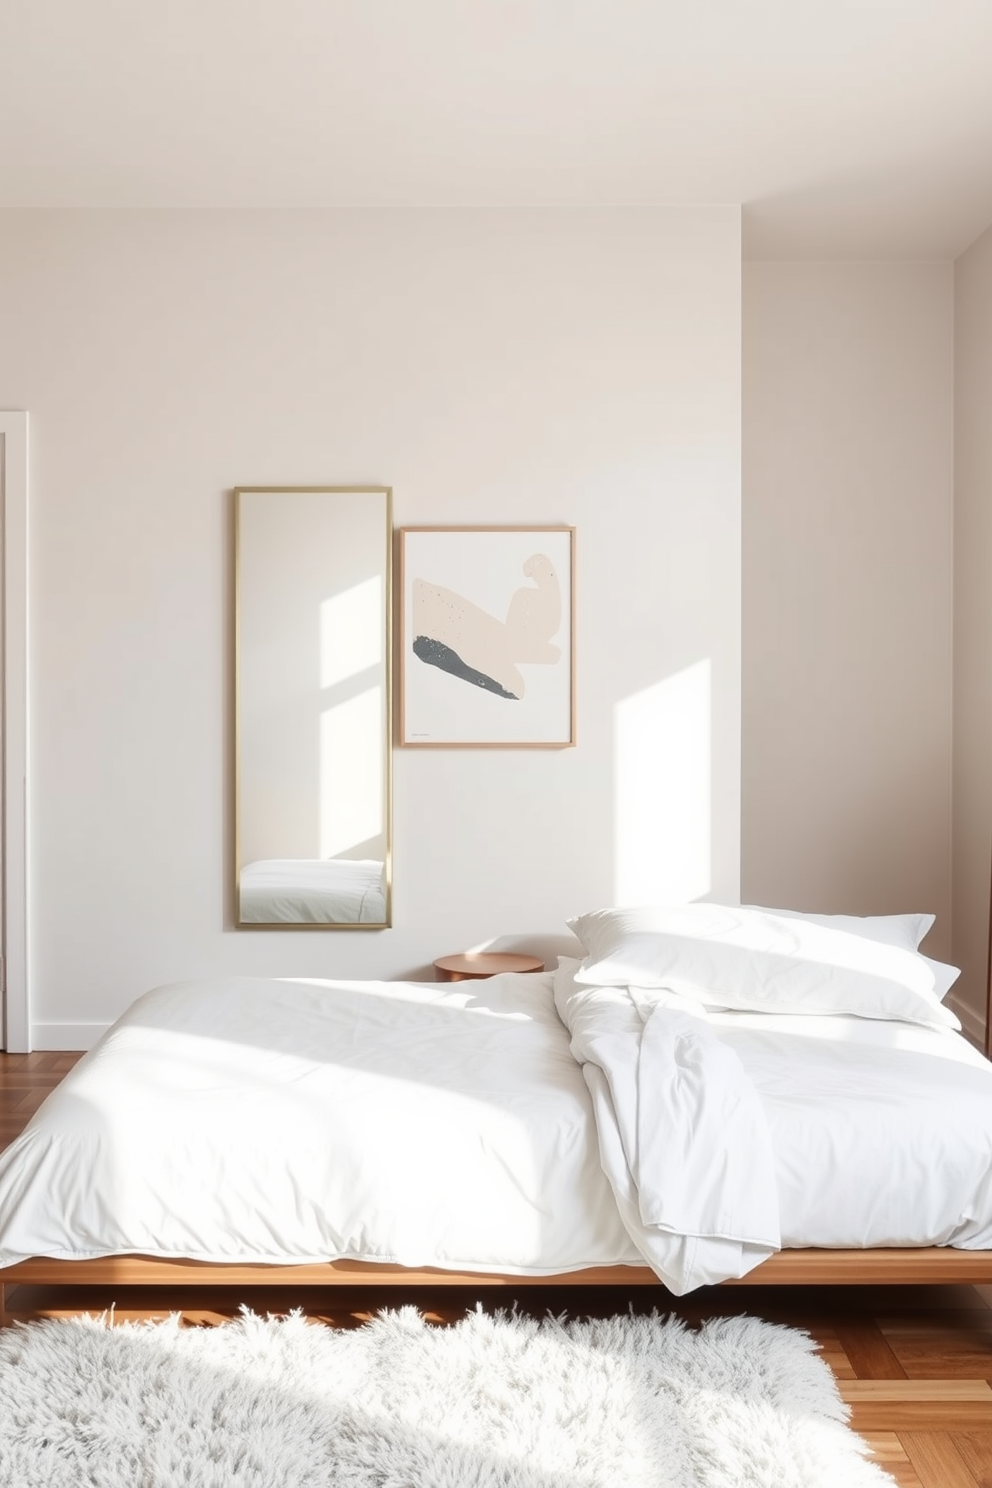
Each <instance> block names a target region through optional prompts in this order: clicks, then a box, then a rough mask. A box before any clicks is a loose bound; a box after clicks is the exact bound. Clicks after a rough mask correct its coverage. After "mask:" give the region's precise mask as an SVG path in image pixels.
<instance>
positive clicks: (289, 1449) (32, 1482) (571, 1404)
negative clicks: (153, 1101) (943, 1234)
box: [0, 1308, 893, 1488]
mask: <svg viewBox="0 0 992 1488" xmlns="http://www.w3.org/2000/svg"><path fill="white" fill-rule="evenodd" d="M846 1420H847V1409H846V1407H845V1406H844V1404H843V1402H842V1401H841V1399H840V1397H839V1395H838V1392H837V1387H836V1384H835V1382H834V1379H833V1376H832V1374H831V1373H830V1370H829V1368H828V1366H827V1365H826V1364H825V1363H824V1361H823V1360H822V1359H821V1358H820V1357H819V1355H818V1354H817V1352H816V1346H815V1344H814V1343H813V1342H812V1340H811V1339H810V1338H809V1337H808V1336H807V1335H806V1334H805V1333H802V1332H799V1331H797V1330H795V1329H791V1328H784V1327H780V1326H777V1325H774V1324H771V1323H765V1322H761V1321H759V1320H757V1319H755V1318H747V1317H745V1318H722V1319H716V1320H713V1321H710V1322H708V1323H706V1324H704V1326H703V1327H702V1328H701V1329H700V1330H699V1331H698V1332H696V1331H693V1330H691V1329H688V1328H686V1327H685V1326H684V1325H683V1324H682V1323H681V1322H680V1321H679V1320H678V1319H671V1318H663V1317H660V1316H657V1315H655V1316H651V1317H633V1316H623V1317H612V1318H608V1319H605V1320H602V1321H592V1320H590V1321H582V1322H576V1321H562V1320H560V1319H555V1318H551V1317H547V1318H544V1319H542V1320H541V1321H535V1320H533V1319H530V1318H525V1317H522V1316H519V1315H507V1314H502V1315H499V1316H496V1317H493V1316H489V1315H487V1314H485V1313H483V1312H482V1311H477V1312H474V1313H471V1314H469V1316H468V1317H467V1318H465V1319H464V1320H463V1321H462V1322H460V1323H456V1324H454V1325H452V1326H450V1327H447V1328H445V1327H436V1326H431V1325H429V1324H428V1323H426V1322H425V1321H424V1319H423V1317H422V1316H421V1315H420V1313H419V1312H418V1311H417V1310H416V1309H415V1308H401V1309H399V1310H398V1311H395V1312H388V1313H384V1314H382V1315H381V1316H379V1317H377V1318H375V1319H374V1320H373V1321H372V1322H370V1323H367V1324H365V1325H364V1326H362V1327H361V1328H356V1329H351V1330H334V1329H330V1328H326V1327H323V1326H320V1325H316V1324H308V1323H307V1322H306V1321H305V1319H303V1318H302V1317H300V1316H297V1315H295V1314H294V1315H291V1316H290V1317H288V1318H283V1319H277V1318H260V1317H257V1316H255V1315H253V1314H251V1313H248V1312H245V1313H243V1314H242V1316H241V1317H240V1318H239V1319H238V1320H236V1321H234V1322H231V1323H225V1324H223V1325H221V1326H218V1327H212V1328H211V1327H200V1328H187V1327H181V1326H180V1325H179V1323H178V1321H177V1320H172V1321H171V1322H168V1323H157V1324H154V1323H153V1324H135V1323H129V1324H119V1325H117V1326H110V1325H109V1323H108V1322H107V1321H106V1320H102V1319H92V1318H81V1319H73V1320H71V1321H53V1322H44V1323H32V1324H27V1325H21V1326H16V1327H12V1328H7V1329H5V1330H3V1331H2V1332H0V1483H2V1484H3V1488H91V1485H92V1488H329V1485H333V1488H649V1485H650V1488H872V1485H874V1488H878V1485H881V1484H891V1483H892V1482H893V1479H892V1478H890V1477H889V1476H888V1474H886V1473H884V1472H883V1471H882V1470H881V1469H880V1468H879V1467H878V1466H877V1465H876V1464H874V1463H873V1462H871V1461H870V1460H869V1459H868V1458H867V1456H866V1449H865V1447H864V1446H863V1444H862V1443H861V1441H860V1440H859V1438H858V1437H856V1436H855V1435H854V1433H853V1432H852V1431H850V1430H849V1429H848V1427H847V1424H846Z"/></svg>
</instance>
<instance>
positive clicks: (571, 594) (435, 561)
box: [398, 526, 575, 749]
mask: <svg viewBox="0 0 992 1488" xmlns="http://www.w3.org/2000/svg"><path fill="white" fill-rule="evenodd" d="M399 580H400V584H399V587H400V606H399V607H400V617H399V627H398V629H399V679H400V709H399V740H398V742H399V743H400V744H401V745H404V746H405V747H407V748H414V749H417V748H419V749H425V748H426V749H473V748H475V749H567V748H569V747H570V746H572V745H574V743H575V528H574V527H565V526H558V527H556V526H549V527H403V528H401V529H400V533H399Z"/></svg>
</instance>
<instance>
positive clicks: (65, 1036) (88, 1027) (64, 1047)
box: [31, 1023, 110, 1054]
mask: <svg viewBox="0 0 992 1488" xmlns="http://www.w3.org/2000/svg"><path fill="white" fill-rule="evenodd" d="M109 1027H110V1024H109V1023H32V1024H31V1047H32V1049H37V1050H38V1052H39V1053H43V1054H74V1053H76V1052H77V1050H85V1049H92V1047H93V1045H94V1044H95V1043H96V1041H97V1039H98V1038H100V1037H101V1036H102V1035H103V1034H105V1033H106V1031H107V1029H108V1028H109Z"/></svg>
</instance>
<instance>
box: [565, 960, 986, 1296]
mask: <svg viewBox="0 0 992 1488" xmlns="http://www.w3.org/2000/svg"><path fill="white" fill-rule="evenodd" d="M577 965H578V962H568V961H566V962H564V963H563V965H562V966H561V967H560V968H559V970H558V971H557V972H556V973H555V998H556V1003H557V1006H558V1009H559V1012H560V1014H561V1016H562V1018H563V1021H564V1022H565V1023H566V1024H567V1026H568V1027H569V1028H570V1030H571V1033H572V1050H573V1053H574V1054H575V1055H576V1057H577V1058H578V1059H579V1060H581V1061H582V1062H583V1072H584V1074H585V1076H586V1082H587V1084H588V1085H589V1088H590V1091H591V1093H592V1096H593V1103H594V1109H595V1112H596V1120H597V1125H598V1130H599V1140H600V1148H601V1152H602V1156H603V1166H604V1170H605V1171H606V1172H607V1173H608V1175H609V1177H610V1182H611V1184H612V1186H613V1189H614V1194H615V1197H616V1200H617V1205H618V1207H619V1210H620V1213H621V1215H622V1217H623V1220H624V1223H625V1225H626V1226H627V1229H628V1231H629V1233H630V1234H631V1236H632V1237H633V1238H634V1239H635V1240H636V1242H637V1245H638V1248H639V1249H640V1250H641V1252H642V1254H643V1255H644V1256H645V1257H646V1259H647V1260H648V1262H649V1263H650V1264H651V1265H652V1266H653V1267H654V1268H655V1270H656V1271H657V1272H658V1274H659V1276H661V1278H662V1280H663V1281H665V1282H666V1284H667V1285H668V1286H669V1287H670V1289H671V1290H672V1291H674V1292H676V1293H677V1294H681V1293H682V1292H685V1291H688V1290H690V1289H692V1288H694V1287H697V1286H701V1285H705V1284H707V1283H710V1282H716V1281H721V1280H725V1279H726V1278H728V1277H731V1276H742V1275H745V1274H746V1273H747V1272H748V1271H749V1270H751V1269H752V1268H753V1267H754V1266H756V1265H757V1264H758V1263H759V1262H760V1261H761V1260H762V1259H764V1258H765V1256H767V1255H768V1254H769V1253H770V1252H771V1251H772V1250H776V1249H779V1248H783V1247H790V1248H791V1247H803V1246H817V1247H824V1248H840V1249H848V1248H850V1249H858V1248H862V1247H870V1246H926V1245H954V1246H958V1247H961V1248H963V1249H969V1250H985V1249H989V1248H992V1064H989V1062H988V1061H987V1060H985V1059H984V1058H983V1057H982V1055H981V1054H980V1053H979V1052H978V1051H977V1050H976V1049H973V1048H972V1047H971V1045H970V1044H968V1043H967V1042H966V1040H965V1039H964V1038H963V1037H962V1036H961V1035H960V1034H958V1033H955V1032H954V1031H952V1030H951V1029H928V1028H923V1027H920V1026H917V1025H913V1024H907V1023H896V1022H890V1021H883V1020H879V1019H869V1018H857V1017H848V1016H837V1015H832V1016H816V1015H798V1014H792V1015H785V1014H777V1015H776V1014H767V1013H753V1012H752V1013H733V1012H728V1013H712V1012H710V1013H707V1012H706V1011H705V1010H703V1009H702V1008H700V1007H699V1006H698V1004H692V1003H691V1002H689V1001H688V1000H685V1001H682V1000H680V999H679V998H677V997H676V996H675V995H674V994H672V993H668V992H665V991H663V990H656V991H646V990H645V989H641V988H627V987H610V988H605V987H599V988H589V987H583V986H581V985H580V984H578V983H576V982H574V981H573V980H572V974H571V973H572V970H574V968H575V967H577ZM690 1008H692V1009H694V1011H689V1009H690Z"/></svg>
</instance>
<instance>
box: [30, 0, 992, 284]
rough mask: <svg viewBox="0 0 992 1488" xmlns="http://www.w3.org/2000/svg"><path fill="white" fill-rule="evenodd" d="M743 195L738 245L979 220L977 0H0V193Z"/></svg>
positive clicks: (88, 202)
mask: <svg viewBox="0 0 992 1488" xmlns="http://www.w3.org/2000/svg"><path fill="white" fill-rule="evenodd" d="M738 201H739V202H743V203H744V205H745V214H744V221H745V243H746V250H747V252H748V254H749V255H750V256H752V257H838V256H840V257H873V258H874V257H886V258H887V257H910V258H919V257H939V258H946V257H953V256H954V255H956V254H957V253H959V252H961V250H962V249H964V248H965V247H967V245H968V244H969V243H970V242H971V241H972V240H973V239H974V238H975V237H977V236H978V235H979V233H981V232H982V231H983V230H984V229H985V228H986V227H987V226H988V225H989V224H990V223H992V0H2V5H0V206H6V207H204V206H208V207H234V206H238V207H277V206H280V207H281V206H291V207H305V206H358V205H377V204H392V203H417V204H442V203H443V204H473V205H486V206H490V205H491V206H503V205H511V204H512V205H520V204H536V203H555V204H577V205H613V204H617V203H628V202H629V203H659V202H738Z"/></svg>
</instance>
